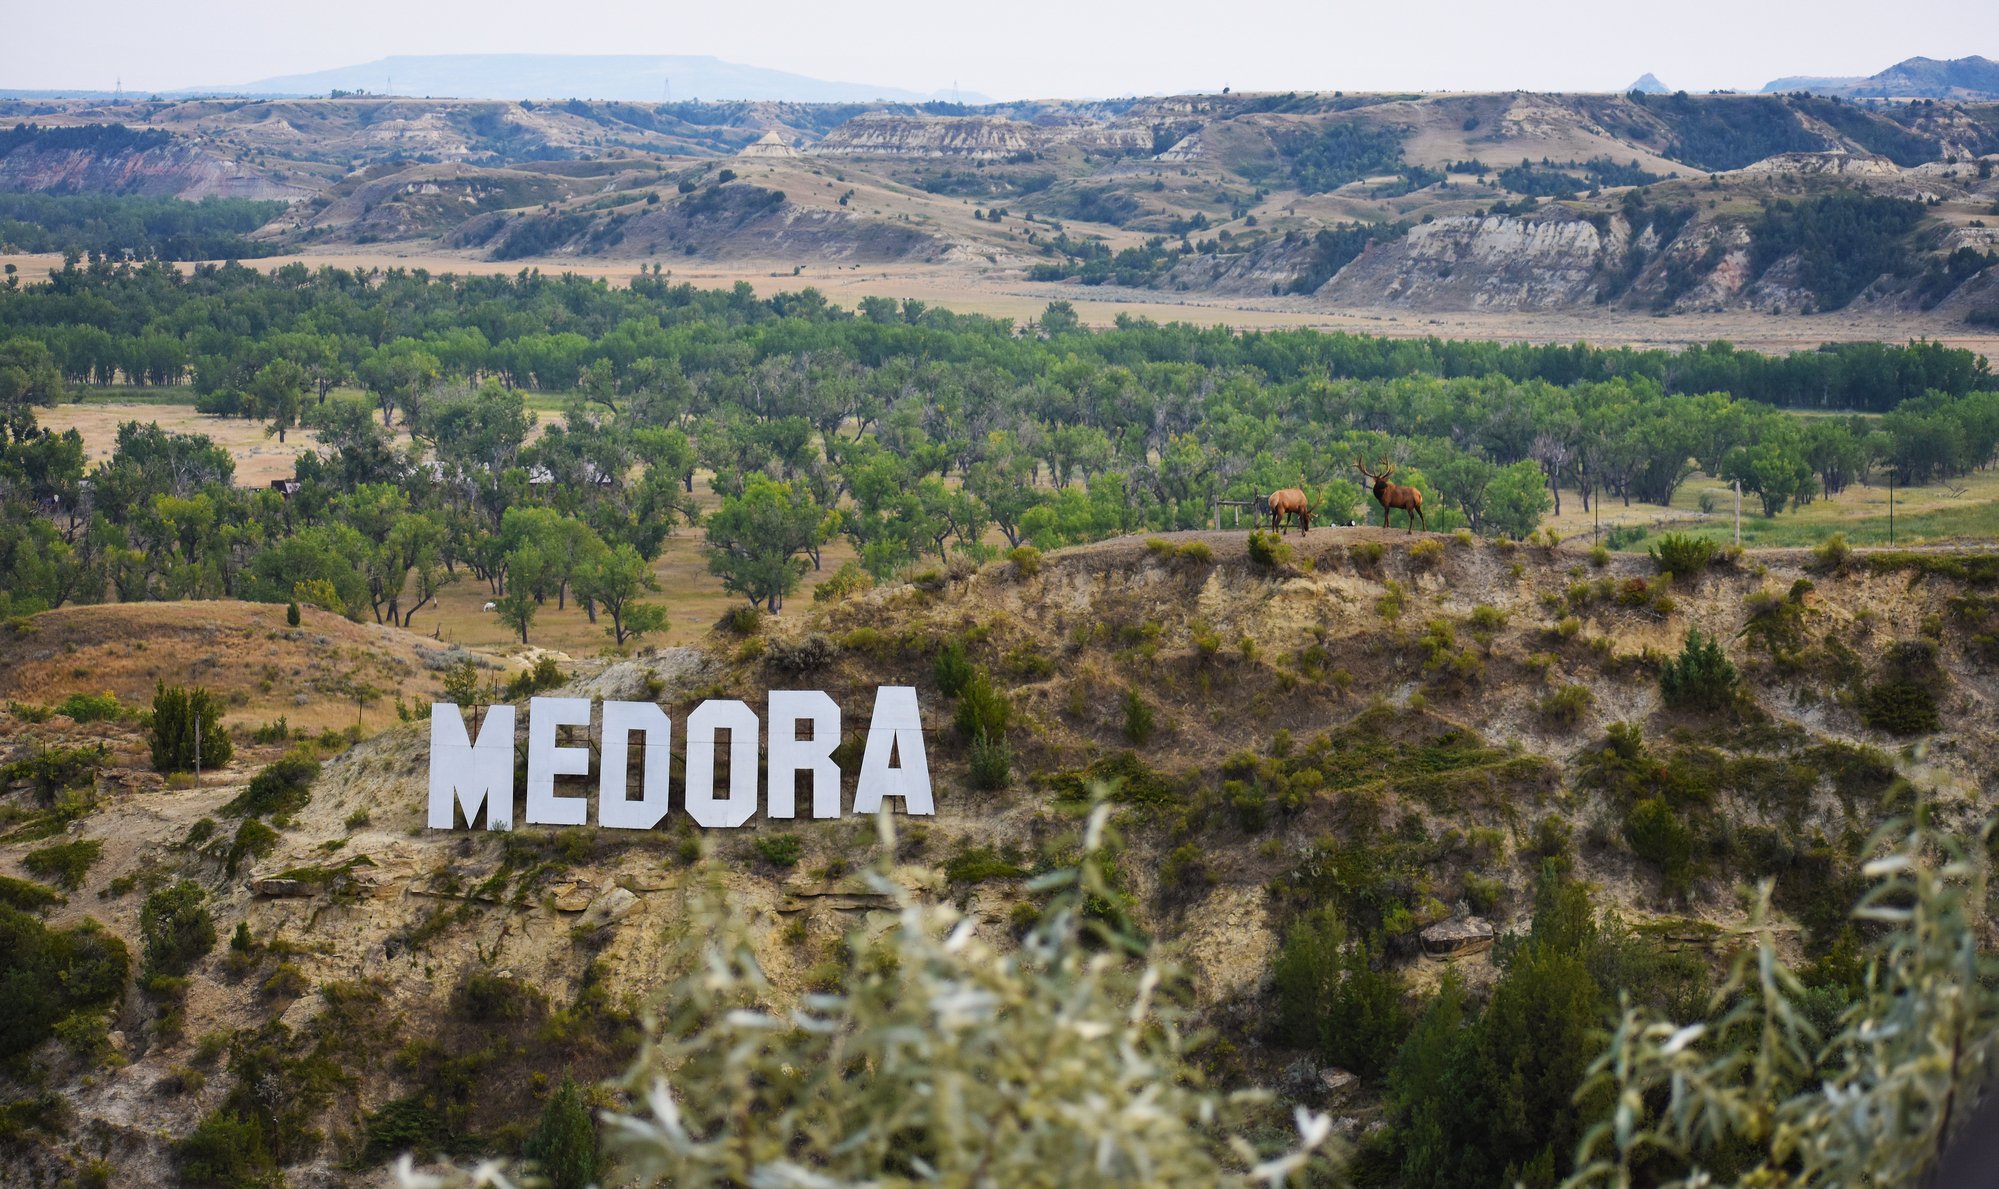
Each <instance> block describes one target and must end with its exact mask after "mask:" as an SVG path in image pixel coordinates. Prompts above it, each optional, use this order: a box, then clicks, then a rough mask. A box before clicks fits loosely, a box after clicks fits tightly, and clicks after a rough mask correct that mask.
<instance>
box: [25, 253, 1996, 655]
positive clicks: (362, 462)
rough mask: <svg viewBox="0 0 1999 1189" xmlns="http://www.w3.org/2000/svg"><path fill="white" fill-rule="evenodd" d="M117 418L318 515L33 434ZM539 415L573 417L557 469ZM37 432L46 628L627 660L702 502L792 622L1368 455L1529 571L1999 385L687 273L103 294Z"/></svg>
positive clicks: (1962, 423)
mask: <svg viewBox="0 0 1999 1189" xmlns="http://www.w3.org/2000/svg"><path fill="white" fill-rule="evenodd" d="M107 382H125V383H132V384H139V385H147V386H183V385H184V386H187V387H188V388H189V389H190V395H191V396H192V398H193V399H194V400H195V402H196V403H197V404H198V406H199V407H200V408H202V409H203V410H205V411H208V412H212V413H215V414H217V415H220V416H236V417H248V418H253V419H256V420H260V421H263V422H264V423H265V424H266V427H267V428H268V429H269V431H270V432H272V433H273V434H274V435H278V436H280V437H282V436H283V435H284V434H285V433H286V432H288V431H289V430H290V429H291V428H293V427H295V426H298V425H301V424H303V425H310V426H312V427H313V428H315V429H316V431H317V433H318V448H317V449H316V450H314V451H313V452H311V453H309V454H307V455H305V456H304V457H303V458H302V459H301V461H300V464H299V468H298V474H297V479H298V484H299V485H298V489H297V491H296V492H295V493H293V494H292V495H291V496H290V497H289V498H286V497H284V496H282V495H280V494H279V493H277V492H275V491H250V490H242V489H238V488H236V487H234V486H233V483H232V480H233V478H234V474H233V466H232V464H231V462H230V459H229V457H228V456H227V454H226V452H224V451H222V450H221V449H219V448H218V447H216V446H215V445H214V444H213V443H212V442H210V441H209V440H208V439H207V438H205V437H202V436H200V435H185V434H173V433H167V432H165V431H162V430H160V429H158V428H157V427H154V426H142V425H138V424H133V425H128V426H126V427H125V428H124V429H123V430H122V431H121V433H120V436H119V440H118V444H117V448H116V450H115V452H114V454H113V456H112V457H111V459H110V460H108V461H107V462H105V463H102V464H100V465H99V466H97V467H96V468H94V469H91V470H89V471H88V472H86V468H85V466H84V460H83V451H82V443H81V440H80V439H79V438H77V437H76V435H74V434H50V433H46V432H43V431H42V430H40V429H39V428H38V427H37V425H36V422H35V418H34V415H33V407H34V406H36V405H46V404H50V403H53V402H54V401H57V400H59V399H61V398H62V397H63V395H64V392H65V387H66V385H70V384H79V383H107ZM357 390H358V391H357ZM529 392H544V393H547V392H554V393H561V394H564V399H565V414H564V417H563V419H562V422H561V424H559V425H555V426H552V427H550V428H549V430H548V432H547V433H545V434H544V435H542V436H541V437H540V438H539V439H536V440H534V441H533V442H532V443H530V441H529V437H530V429H531V426H532V424H533V418H532V416H531V415H530V413H529V412H528V409H527V402H526V395H527V393H529ZM1774 405H1809V406H1820V405H1830V406H1844V407H1849V408H1858V409H1865V410H1880V411H1885V412H1886V415H1885V416H1883V417H1879V418H1873V417H1868V416H1864V415H1858V414H1855V415H1850V416H1847V417H1844V418H1822V419H1814V420H1812V421H1810V422H1801V421H1799V420H1797V419H1795V418H1792V417H1790V416H1788V415H1786V414H1784V413H1783V412H1781V411H1779V409H1777V408H1775V407H1773V406H1774ZM0 409H4V413H5V418H6V426H7V428H6V431H5V432H6V440H5V444H4V451H0V501H4V505H5V515H4V517H0V576H4V581H0V589H4V590H5V591H6V592H7V594H6V599H5V609H6V610H9V611H11V612H13V613H23V612H28V611H33V610H37V609H41V608H44V607H52V606H58V605H61V604H63V603H65V602H71V601H92V600H98V599H108V598H117V599H145V598H192V597H235V598H250V599H260V600H270V601H277V602H285V601H290V600H293V599H297V600H299V601H301V602H312V603H315V604H317V605H321V606H325V607H328V608H330V609H333V610H336V611H340V612H344V613H346V614H348V615H351V616H355V617H357V618H358V617H360V616H364V615H373V616H374V617H375V618H376V619H377V620H379V621H381V622H390V621H394V622H396V623H399V624H403V625H405V626H408V625H409V624H410V623H411V622H412V619H413V618H414V617H415V616H417V615H418V614H419V613H420V612H421V611H422V610H424V609H425V608H427V607H429V606H431V605H432V604H433V603H434V600H435V599H436V596H437V593H438V591H439V590H440V589H441V588H442V587H443V586H444V584H446V583H449V582H454V581H477V582H481V583H484V584H485V585H486V587H487V589H488V591H489V592H490V595H491V601H493V602H494V603H495V604H496V610H497V612H498V613H499V614H501V615H502V616H503V618H504V619H505V620H506V622H507V623H508V624H509V626H510V627H512V628H513V629H514V630H515V631H517V632H518V633H519V634H520V635H521V636H522V637H523V638H524V639H526V638H529V637H530V636H531V633H532V630H533V620H534V616H535V614H536V611H537V609H538V608H539V607H541V606H543V605H546V604H547V603H548V602H549V601H551V600H552V601H553V602H554V603H555V605H556V606H557V607H558V608H561V607H566V606H567V604H568V602H569V600H571V599H574V600H577V601H578V602H580V603H582V605H583V607H584V608H585V610H586V612H587V613H588V614H589V615H590V616H591V617H592V619H593V621H598V619H599V616H600V615H601V616H602V617H603V622H604V627H605V630H606V633H607V634H608V635H610V636H611V637H612V638H614V639H615V640H616V641H617V642H619V643H623V642H624V641H625V640H627V639H628V638H630V637H631V636H632V635H633V634H643V633H645V632H647V631H651V630H656V625H657V623H658V620H657V613H656V612H655V611H653V610H649V609H648V607H649V605H648V604H647V603H646V602H645V599H644V596H645V594H646V593H648V580H649V577H650V567H649V563H650V562H652V561H653V560H654V559H656V558H657V557H658V556H659V552H660V550H661V548H662V545H663V542H664V540H665V538H666V536H667V534H668V533H670V532H671V531H673V530H674V529H675V528H676V527H677V526H682V525H690V524H692V523H694V520H695V515H694V505H693V493H694V490H695V483H696V473H697V471H705V472H707V473H708V475H709V478H708V479H707V482H708V483H709V484H710V485H711V487H712V489H713V491H714V492H715V493H716V494H717V495H719V496H720V497H721V501H722V503H721V507H720V509H719V511H717V512H716V513H715V514H714V515H713V517H712V519H711V522H710V526H709V538H710V544H711V546H712V558H711V568H712V570H713V572H715V573H716V574H717V575H718V576H720V577H721V578H722V579H723V581H724V582H725V584H726V585H728V587H729V589H731V590H735V591H738V592H739V593H741V594H742V595H743V596H744V597H745V598H746V599H749V600H751V601H753V602H756V603H760V604H763V605H765V606H768V607H771V608H772V609H776V608H777V607H780V606H782V602H783V599H784V597H785V596H786V595H787V594H789V593H791V591H793V590H794V589H795V588H796V586H797V583H798V581H799V577H800V574H801V572H802V571H803V570H804V569H805V568H807V567H816V566H818V565H819V564H820V562H821V549H822V546H823V545H824V544H825V543H826V542H827V541H828V540H830V539H832V538H833V537H835V536H844V537H846V538H847V540H848V541H849V542H850V543H851V544H852V546H853V547H854V550H855V552H856V553H857V554H858V555H859V557H860V561H861V565H862V566H863V567H865V568H866V569H867V570H868V571H869V572H871V573H872V574H873V575H875V576H876V577H887V576H890V575H892V574H895V573H897V572H900V571H902V570H904V569H906V568H909V567H911V566H914V565H917V564H919V563H921V562H922V561H923V559H926V558H930V559H935V560H936V561H938V562H944V561H948V560H951V559H953V558H955V557H958V556H961V555H962V556H965V557H968V558H970V559H972V560H973V561H978V560H982V559H984V558H986V557H988V556H990V555H991V554H992V553H993V552H994V551H995V549H996V547H997V542H998V541H999V540H1002V539H1003V540H1004V541H1005V542H1006V543H1007V545H1008V546H1013V545H1019V544H1030V543H1031V544H1034V545H1036V546H1039V547H1042V548H1048V547H1054V546H1060V545H1066V544H1073V543H1077V542H1082V541H1089V540H1095V539H1100V538H1103V537H1106V536H1111V535H1116V534H1120V533H1127V532H1133V531H1140V530H1148V529H1150V530H1172V529H1187V528H1195V527H1199V526H1201V525H1203V524H1205V523H1208V522H1209V517H1210V516H1211V514H1212V513H1211V509H1212V507H1213V506H1214V501H1215V500H1217V499H1223V498H1231V499H1239V498H1247V497H1249V496H1251V495H1253V494H1255V493H1257V492H1267V491H1270V490H1273V489H1275V488H1278V487H1287V486H1300V485H1302V486H1303V487H1305V488H1306V489H1307V490H1308V491H1309V492H1310V493H1311V495H1312V498H1313V500H1314V504H1315V507H1316V508H1317V512H1318V518H1319V519H1320V520H1321V522H1324V523H1339V522H1343V521H1347V520H1352V519H1358V518H1360V517H1361V516H1363V515H1370V514H1371V509H1372V505H1371V504H1369V503H1368V502H1367V501H1366V500H1365V499H1364V498H1363V493H1362V491H1361V490H1360V489H1359V488H1358V487H1357V486H1355V483H1354V479H1355V477H1356V476H1355V475H1354V473H1353V471H1352V461H1353V459H1354V458H1355V457H1356V456H1366V457H1369V458H1373V459H1379V458H1382V457H1384V456H1385V457H1389V458H1391V459H1393V460H1395V461H1396V462H1397V463H1398V464H1399V467H1400V469H1399V470H1398V472H1397V477H1398V479H1399V480H1400V481H1403V482H1407V483H1410V484H1413V485H1415V486H1417V487H1418V488H1420V489H1421V490H1422V491H1423V492H1424V493H1425V497H1426V498H1425V507H1426V509H1434V510H1435V511H1433V512H1432V515H1431V521H1432V527H1442V528H1451V527H1457V526H1465V527H1469V528H1471V529H1473V530H1474V531H1478V532H1484V533H1489V534H1494V535H1500V534H1505V535H1511V536H1515V537H1520V536H1525V535H1526V534H1528V533H1531V532H1532V531H1534V529H1535V528H1536V527H1537V526H1538V525H1539V523H1540V521H1541V519H1542V517H1543V516H1545V515H1546V514H1547V513H1548V512H1550V511H1559V505H1558V501H1559V500H1560V499H1562V498H1563V497H1564V495H1565V493H1576V494H1577V495H1579V497H1580V498H1581V499H1582V501H1583V503H1584V506H1585V508H1587V507H1588V506H1589V504H1590V503H1591V502H1592V501H1594V500H1597V499H1602V498H1614V499H1617V500H1620V501H1622V502H1624V503H1627V504H1628V503H1631V502H1632V501H1647V502H1654V503H1660V504H1664V503H1667V502H1670V501H1671V499H1672V498H1673V495H1674V493H1675V492H1676V490H1677V489H1678V488H1679V486H1680V484H1681V483H1682V482H1683V481H1684V480H1685V479H1686V478H1687V477H1688V476H1689V475H1690V474H1691V473H1693V472H1694V470H1695V469H1696V468H1698V469H1699V470H1701V471H1704V472H1706V473H1709V474H1714V475H1720V476H1723V477H1726V478H1740V479H1741V480H1742V482H1743V486H1744V489H1745V490H1746V491H1748V492H1750V493H1752V494H1753V495H1755V496H1757V497H1759V498H1760V499H1761V501H1762V503H1763V506H1764V510H1765V512H1766V514H1769V515H1776V514H1779V513H1780V512H1782V511H1783V510H1785V509H1787V508H1790V507H1793V506H1796V505H1797V504H1800V503H1804V502H1808V501H1809V500H1811V499H1813V498H1817V496H1818V495H1820V494H1822V493H1823V494H1832V493H1837V492H1838V491H1839V490H1841V489H1842V488H1843V487H1845V486H1846V485H1847V484H1849V483H1852V482H1856V481H1857V482H1866V481H1868V480H1869V478H1870V476H1871V475H1873V474H1874V473H1875V472H1876V471H1877V470H1878V469H1879V468H1880V467H1882V466H1884V465H1885V466H1890V467H1893V468H1894V469H1895V471H1896V472H1897V474H1898V476H1899V478H1900V480H1901V481H1903V482H1913V483H1922V482H1929V481H1933V480H1935V479H1938V478H1947V477H1949V476H1953V475H1958V474H1962V473H1964V472H1965V471H1967V470H1969V469H1972V468H1975V467H1981V466H1985V465H1988V464H1989V463H1990V462H1991V460H1992V458H1993V457H1994V453H1995V449H1999V392H1995V391H1994V382H1993V377H1992V375H1991V373H1990V371H1989V369H1988V368H1987V365H1986V363H1985V361H1984V360H1983V359H1982V358H1979V357H1977V356H1974V355H1972V354H1970V353H1968V352H1964V351H1960V350H1954V349H1950V348H1945V347H1942V346H1939V345H1936V344H1931V343H1914V344H1910V345H1909V346H1906V347H1894V346H1883V345H1878V344H1860V345H1848V346H1840V347H1828V348H1825V349H1822V350H1820V351H1814V352H1805V353H1800V354H1797V355H1793V356H1789V357H1784V358H1777V357H1770V356H1764V355H1758V354H1753V353H1749V352H1743V351H1737V350H1735V349H1734V348H1732V347H1730V346H1729V345H1728V344H1725V343H1717V344H1714V345H1712V346H1709V347H1704V348H1697V349H1690V350H1687V351H1683V352H1679V353H1671V352H1664V351H1633V350H1626V349H1610V350H1605V349H1598V348H1593V347H1589V346H1584V345H1576V346H1542V347H1537V346H1520V345H1498V344H1491V343H1463V342H1451V341H1445V340H1439V339H1427V340H1385V339H1372V338H1366V337H1362V336H1356V335H1346V334H1321V333H1316V332H1306V331H1282V332H1269V333H1257V332H1250V333H1242V334H1237V333H1234V332H1231V331H1229V330H1228V329H1226V328H1222V327H1215V328H1208V329H1201V328H1196V327H1192V326H1188V325H1184V324H1174V325H1159V324H1156V323H1153V322H1149V321H1145V320H1140V319H1131V318H1125V319H1120V320H1119V322H1118V324H1117V325H1116V326H1115V327H1114V328H1111V329H1108V330H1103V331H1094V332H1093V331H1089V330H1086V329H1083V328H1082V327H1080V325H1079V324H1078V321H1077V319H1076V317H1075V314H1074V311H1073V310H1071V309H1070V308H1068V307H1067V306H1066V304H1064V303H1056V304H1054V305H1051V306H1050V307H1049V308H1048V310H1047V311H1046V312H1045V313H1044V314H1043V315H1042V316H1041V317H1040V318H1039V319H1038V320H1037V321H1036V322H1034V323H1031V324H1029V325H1027V326H1016V325H1015V324H1013V323H1012V322H1010V321H1005V320H999V319H992V318H986V317H980V316H971V315H958V314H953V313H950V312H947V311H944V310H940V309H933V308H929V307H926V306H925V305H924V304H923V303H921V302H917V301H904V302H900V303H898V302H895V301H890V300H887V299H870V300H869V301H867V302H864V303H863V304H862V309H861V311H860V312H859V313H858V314H856V313H852V312H849V311H847V310H843V309H840V308H839V307H836V306H833V305H831V304H829V303H828V302H827V301H826V300H825V299H824V297H823V296H822V295H820V294H819V293H817V292H816V291H813V290H810V289H807V290H804V291H803V292H798V293H786V294H779V295H777V296H775V297H772V298H769V299H760V298H758V297H756V296H755V295H754V294H753V293H752V292H751V290H750V289H749V287H748V286H747V285H739V286H737V287H736V288H734V289H732V290H720V291H707V292H703V291H697V290H694V289H692V288H690V287H688V286H684V285H671V284H668V283H666V282H665V281H664V280H663V279H662V278H660V277H659V276H657V275H656V274H653V273H645V274H643V275H641V276H640V277H639V278H638V279H637V280H636V281H635V282H634V283H633V284H632V285H631V287H629V288H626V289H614V288H612V287H610V286H609V285H607V284H605V283H603V282H601V281H593V280H587V279H584V278H579V277H571V276H564V277H546V276H543V275H541V274H539V273H536V272H532V271H525V270H524V271H522V272H521V273H520V274H518V275H516V276H513V277H435V276H431V275H429V274H428V273H425V272H423V271H421V270H418V271H403V270H391V271H389V272H386V273H382V272H360V271H341V270H335V269H321V270H319V271H317V272H315V271H312V270H309V269H307V268H305V267H303V266H301V265H296V264H294V265H286V266H284V267H282V268H278V269H275V270H272V271H271V272H269V273H268V274H266V273H260V272H257V271H255V270H251V269H248V268H244V267H241V266H237V265H224V266H215V267H202V268H198V269H196V270H194V271H193V272H191V273H187V274H183V273H179V272H176V271H175V270H173V269H171V268H168V267H165V266H162V265H158V264H153V263H145V264H132V263H117V264H114V263H110V262H107V261H103V260H98V261H95V262H92V263H90V264H89V265H87V266H84V265H81V264H79V263H72V264H70V265H69V266H67V267H65V268H63V269H60V270H57V271H55V272H54V273H52V274H51V276H50V277H49V279H48V280H47V281H46V282H43V283H37V284H31V285H27V286H25V287H16V288H12V289H6V290H0ZM1890 410H1892V411H1890ZM392 429H402V430H406V431H407V435H408V437H407V438H404V437H401V436H392V434H391V432H390V431H391V430H392Z"/></svg>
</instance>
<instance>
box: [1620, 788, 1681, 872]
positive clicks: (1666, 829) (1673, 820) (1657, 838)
mask: <svg viewBox="0 0 1999 1189" xmlns="http://www.w3.org/2000/svg"><path fill="white" fill-rule="evenodd" d="M1624 840H1625V841H1626V842H1628V843H1630V844H1631V853H1632V854H1635V855H1637V856H1638V857H1639V858H1641V859H1644V860H1645V861H1646V862H1648V863H1651V864H1652V865H1653V866H1655V867H1657V868H1658V869H1659V872H1660V874H1662V875H1664V876H1665V877H1666V890H1667V892H1668V893H1669V894H1672V895H1679V894H1682V893H1684V892H1686V890H1687V889H1688V887H1689V886H1690V884H1691V883H1692V880H1693V859H1694V832H1693V829H1692V827H1690V826H1688V825H1687V823H1686V821H1685V819H1684V818H1683V817H1682V816H1681V815H1680V814H1679V813H1677V812H1675V811H1674V809H1673V807H1672V805H1671V804H1669V803H1668V802H1667V800H1666V799H1665V798H1664V797H1648V798H1646V799H1645V800H1643V801H1639V802H1637V803H1636V804H1634V805H1633V806H1632V807H1631V810H1630V812H1628V813H1626V814H1625V815H1624Z"/></svg>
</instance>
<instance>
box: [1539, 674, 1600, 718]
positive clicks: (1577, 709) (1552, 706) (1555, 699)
mask: <svg viewBox="0 0 1999 1189" xmlns="http://www.w3.org/2000/svg"><path fill="white" fill-rule="evenodd" d="M1595 702H1596V695H1595V694H1594V693H1591V692H1590V688H1589V686H1587V685H1578V684H1571V685H1565V686H1563V687H1562V688H1560V689H1558V690H1554V691H1552V692H1551V693H1549V694H1548V696H1547V697H1545V698H1542V699H1541V706H1540V711H1541V718H1542V719H1543V720H1544V721H1546V722H1547V723H1548V724H1549V725H1550V726H1556V727H1564V728H1566V727H1573V726H1575V725H1576V724H1577V723H1579V722H1581V721H1582V717H1583V715H1584V713H1586V712H1587V711H1588V710H1589V708H1590V706H1591V705H1593V704H1594V703H1595Z"/></svg>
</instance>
